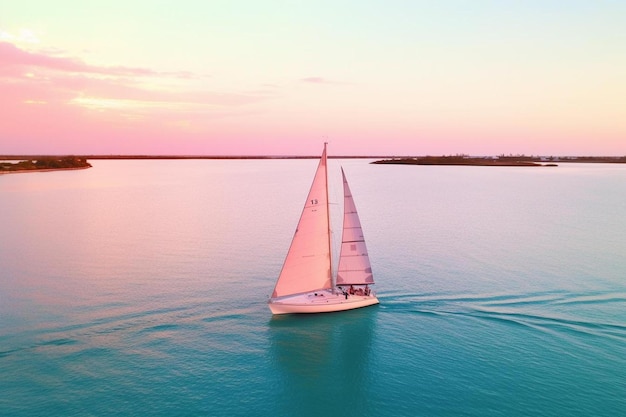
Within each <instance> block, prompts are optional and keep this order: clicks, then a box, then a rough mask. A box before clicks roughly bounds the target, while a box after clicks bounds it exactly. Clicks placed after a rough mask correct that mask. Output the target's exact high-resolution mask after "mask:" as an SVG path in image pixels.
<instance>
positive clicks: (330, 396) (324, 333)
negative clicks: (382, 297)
mask: <svg viewBox="0 0 626 417" xmlns="http://www.w3.org/2000/svg"><path fill="white" fill-rule="evenodd" d="M377 311H378V307H377V306H375V307H370V308H365V309H359V310H352V311H346V312H341V313H338V314H318V315H297V316H296V315H294V316H289V315H288V316H274V317H272V319H271V320H270V322H269V340H270V358H271V366H272V367H273V368H275V373H276V374H277V375H279V376H280V389H281V390H282V396H281V397H280V398H282V400H281V401H282V403H281V404H280V405H281V408H284V410H282V411H284V413H283V414H284V415H287V414H289V415H301V416H302V415H337V414H341V415H364V414H367V411H368V410H369V409H370V407H369V406H370V399H369V398H368V397H367V394H366V393H371V392H372V390H371V389H370V388H368V387H369V386H370V385H372V383H373V375H372V374H371V373H370V372H369V370H370V368H371V367H370V365H371V351H372V341H373V340H374V334H375V326H376V319H377ZM370 411H371V410H370ZM321 413H323V414H321Z"/></svg>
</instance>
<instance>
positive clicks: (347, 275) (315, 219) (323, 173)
mask: <svg viewBox="0 0 626 417" xmlns="http://www.w3.org/2000/svg"><path fill="white" fill-rule="evenodd" d="M326 145H327V144H326V143H324V151H323V152H322V157H321V158H320V162H319V165H318V166H317V170H316V172H315V177H314V178H313V184H312V185H311V189H310V191H309V194H308V196H307V199H306V202H305V204H304V209H303V210H302V214H301V216H300V221H299V222H298V226H297V228H296V232H295V234H294V237H293V240H292V241H291V246H290V247H289V251H288V252H287V256H286V258H285V262H284V264H283V267H282V269H281V272H280V275H279V276H278V280H277V281H276V286H275V287H274V291H273V293H272V296H271V298H270V300H269V308H270V310H271V311H272V313H273V314H289V313H329V312H333V311H344V310H352V309H355V308H361V307H366V306H370V305H374V304H378V298H376V294H374V292H373V291H372V290H371V288H370V285H373V284H374V276H373V275H372V267H371V264H370V260H369V256H368V254H367V248H366V246H365V240H364V238H363V231H362V229H361V222H360V220H359V216H358V214H357V211H356V206H355V204H354V199H353V198H352V193H351V191H350V187H349V186H348V181H347V180H346V175H345V173H344V172H343V168H342V169H341V175H342V177H343V195H344V213H343V232H342V237H341V250H340V255H339V263H338V267H337V274H336V275H335V274H333V271H332V265H333V262H332V255H331V254H332V242H331V222H330V210H329V199H328V169H327V166H328V164H327V157H326Z"/></svg>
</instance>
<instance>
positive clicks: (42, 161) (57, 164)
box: [0, 156, 91, 172]
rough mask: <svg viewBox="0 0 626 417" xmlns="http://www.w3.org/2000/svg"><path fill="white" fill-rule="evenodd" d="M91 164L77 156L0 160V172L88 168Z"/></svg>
mask: <svg viewBox="0 0 626 417" xmlns="http://www.w3.org/2000/svg"><path fill="white" fill-rule="evenodd" d="M89 167H91V164H90V163H89V162H87V159H85V158H82V157H78V156H64V157H45V158H38V159H27V160H24V161H19V162H16V163H12V162H0V172H11V171H34V170H38V169H71V168H89Z"/></svg>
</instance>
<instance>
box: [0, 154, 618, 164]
mask: <svg viewBox="0 0 626 417" xmlns="http://www.w3.org/2000/svg"><path fill="white" fill-rule="evenodd" d="M68 157H70V156H69V155H0V161H2V160H6V161H24V160H37V159H49V158H56V159H61V158H68ZM71 157H76V158H81V159H85V160H90V159H91V160H108V159H110V160H126V159H139V160H141V159H156V160H160V159H319V155H71ZM328 158H329V159H377V160H381V161H385V162H382V163H402V161H412V160H416V161H426V163H425V164H430V165H434V164H442V165H443V164H447V165H449V164H451V163H452V162H454V161H455V160H456V161H458V162H461V164H462V165H471V164H473V163H476V164H478V163H485V164H486V163H487V162H489V161H500V162H504V161H508V162H511V161H519V162H535V163H552V162H575V163H581V162H584V163H618V164H619V163H626V156H556V157H555V156H549V157H546V156H526V155H506V156H505V155H499V156H468V155H449V156H445V155H444V156H431V155H422V156H411V155H335V156H333V155H329V156H328ZM386 161H389V162H386ZM392 161H393V162H392Z"/></svg>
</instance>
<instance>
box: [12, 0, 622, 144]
mask: <svg viewBox="0 0 626 417" xmlns="http://www.w3.org/2000/svg"><path fill="white" fill-rule="evenodd" d="M625 22H626V1H609V0H593V1H590V0H585V1H579V0H561V1H554V0H518V1H513V0H500V1H497V0H465V1H462V0H438V1H434V0H432V1H425V0H424V1H420V0H404V1H401V0H384V1H383V0H380V1H367V0H359V1H357V0H307V1H305V0H301V1H297V0H291V1H290V0H282V1H279V0H275V1H270V0H249V1H244V0H177V1H165V0H162V1H158V0H132V1H131V0H102V1H97V0H54V1H48V0H41V1H31V0H20V1H9V0H2V1H0V154H42V153H43V154H68V153H71V154H185V155H189V154H202V155H253V154H263V155H310V154H318V153H319V151H320V149H321V144H322V142H324V141H325V140H327V141H329V142H330V145H329V146H330V147H329V153H330V154H331V155H332V154H335V155H337V154H340V155H426V154H430V155H443V154H456V153H467V154H471V155H496V154H502V153H505V154H509V153H513V154H517V153H524V154H527V155H530V154H532V155H626V24H625Z"/></svg>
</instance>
